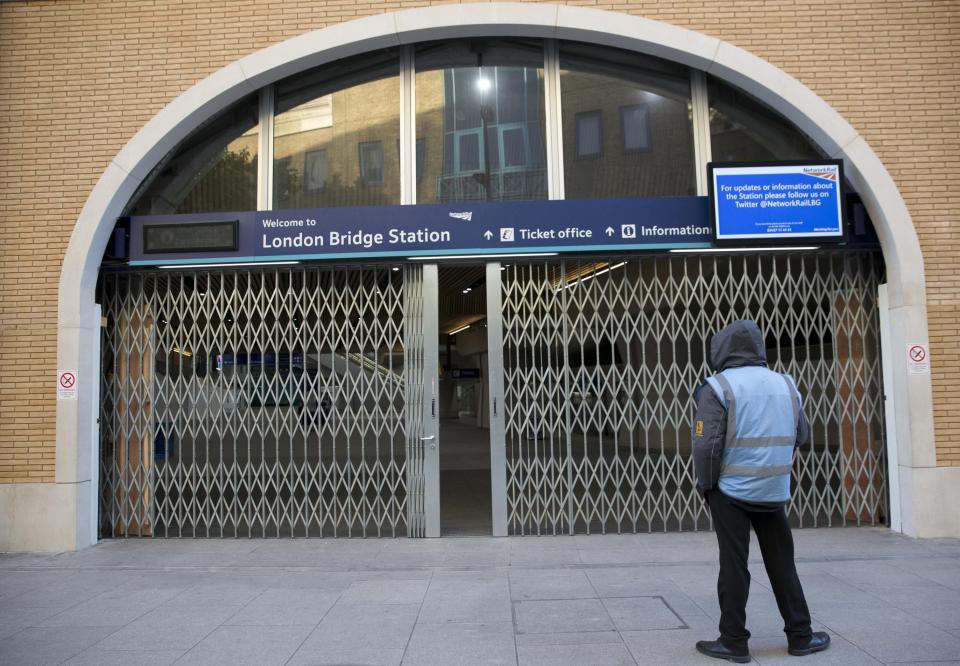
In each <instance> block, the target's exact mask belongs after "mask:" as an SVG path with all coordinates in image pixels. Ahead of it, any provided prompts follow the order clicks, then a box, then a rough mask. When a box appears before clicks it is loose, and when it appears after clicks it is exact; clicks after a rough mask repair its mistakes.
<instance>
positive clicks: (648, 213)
mask: <svg viewBox="0 0 960 666" xmlns="http://www.w3.org/2000/svg"><path fill="white" fill-rule="evenodd" d="M231 220H236V221H238V224H239V238H238V242H237V249H236V251H234V252H224V251H216V252H205V251H204V250H203V243H194V242H192V240H191V239H190V238H189V237H187V238H184V237H180V236H178V234H188V235H189V233H190V227H191V225H195V226H196V229H197V233H198V234H199V235H201V236H204V235H209V234H204V233H203V232H202V230H203V228H204V226H205V225H214V224H219V225H223V223H224V221H231ZM164 225H170V230H169V233H166V234H165V233H163V232H164V229H163V228H162V227H163V226H164ZM145 227H146V228H148V229H149V230H150V233H151V238H152V239H153V240H152V242H151V244H150V247H149V248H148V251H146V252H145V247H144V238H145V237H144V228H145ZM158 227H161V228H160V229H159V231H158ZM168 236H169V238H168ZM710 238H711V233H710V227H709V222H708V209H707V199H706V197H663V198H653V199H602V200H575V201H509V202H496V203H488V202H483V203H461V204H445V205H429V206H378V207H357V208H314V209H300V210H279V211H260V212H246V213H224V214H210V215H168V216H149V217H133V218H131V219H130V264H131V265H149V264H202V263H221V262H226V261H231V262H234V261H235V262H256V261H269V260H276V259H298V260H300V259H343V258H375V257H425V256H436V257H444V256H451V255H465V254H468V255H483V254H533V253H538V252H583V251H598V250H604V251H611V250H612V251H619V250H643V249H656V248H682V247H686V248H702V247H709V246H710ZM157 239H160V240H159V241H158V240H157ZM164 241H166V242H169V246H168V247H169V249H170V251H169V252H163V245H158V243H162V242H164ZM183 248H190V250H189V251H186V250H184V249H183Z"/></svg>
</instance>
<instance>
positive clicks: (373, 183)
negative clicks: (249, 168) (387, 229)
mask: <svg viewBox="0 0 960 666" xmlns="http://www.w3.org/2000/svg"><path fill="white" fill-rule="evenodd" d="M399 73H400V60H399V54H398V52H397V51H396V50H395V49H386V50H382V51H375V52H372V53H367V54H364V55H363V56H359V57H356V58H350V59H347V60H343V61H337V62H334V63H330V64H327V65H324V66H322V67H319V68H317V69H316V70H311V71H309V72H306V73H304V74H298V75H297V76H293V77H290V78H289V79H286V80H284V81H282V82H280V83H278V84H277V86H276V117H275V118H274V133H273V154H274V162H273V206H274V208H276V209H283V208H325V207H332V206H372V205H386V204H399V203H400V156H399V151H394V150H389V151H384V150H383V146H385V145H386V146H394V145H399V141H400V78H399Z"/></svg>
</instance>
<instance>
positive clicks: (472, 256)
mask: <svg viewBox="0 0 960 666" xmlns="http://www.w3.org/2000/svg"><path fill="white" fill-rule="evenodd" d="M558 254H559V252H531V253H529V254H523V253H514V254H449V255H441V256H434V257H407V261H437V260H439V259H502V258H504V257H555V256H557V255H558Z"/></svg>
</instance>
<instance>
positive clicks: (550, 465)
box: [503, 253, 887, 534]
mask: <svg viewBox="0 0 960 666" xmlns="http://www.w3.org/2000/svg"><path fill="white" fill-rule="evenodd" d="M881 278H882V260H881V258H880V257H879V255H877V254H872V253H845V254H841V253H836V254H804V255H801V254H790V255H786V254H783V255H780V256H771V255H767V256H703V257H669V258H663V257H660V258H654V257H644V258H631V259H629V260H624V259H622V258H617V259H610V260H607V261H601V262H597V261H583V262H577V261H559V262H554V263H546V264H535V265H525V264H517V265H514V266H510V267H509V268H508V269H507V270H506V271H504V273H503V327H504V330H503V340H504V370H505V379H504V382H505V392H506V393H505V402H506V409H507V412H506V419H507V424H506V432H507V435H506V436H507V442H506V444H507V494H508V497H507V502H508V522H509V529H510V531H511V533H514V534H555V533H580V532H587V533H589V532H599V531H615V532H621V531H622V532H636V531H648V530H695V529H705V528H709V526H710V522H709V516H708V513H707V511H706V508H705V506H704V504H703V502H702V501H701V500H700V499H699V498H698V497H697V496H696V494H695V492H694V477H693V465H692V459H691V455H690V446H691V435H690V423H691V420H692V417H693V413H694V404H693V399H692V392H693V389H694V388H695V387H696V386H697V385H698V384H699V383H700V382H702V381H703V380H704V378H705V377H707V376H708V375H709V374H710V370H709V368H708V366H707V362H706V351H705V350H706V348H707V343H708V340H709V336H710V335H711V334H712V333H713V332H715V331H717V330H719V329H720V328H721V327H722V326H724V325H725V324H727V323H729V322H731V321H733V320H735V319H746V318H750V319H755V320H757V322H758V323H759V324H760V326H761V328H762V329H763V330H764V331H765V333H766V343H767V353H768V357H769V362H770V366H771V367H772V368H773V369H775V370H777V371H779V372H789V373H791V374H792V375H793V376H794V377H795V378H796V379H797V381H798V384H799V387H800V390H801V392H802V393H803V394H804V396H805V411H806V415H807V418H808V419H809V420H810V422H811V425H812V429H813V435H812V444H811V445H810V446H809V447H807V448H805V449H802V450H801V451H800V452H799V453H798V455H797V456H796V458H795V462H794V482H795V483H794V486H795V490H794V493H793V499H792V502H791V504H790V506H789V508H788V511H789V515H790V517H791V520H792V521H793V522H794V523H795V524H797V525H800V526H827V525H852V524H853V525H861V524H877V523H884V522H886V506H887V503H886V502H887V500H886V494H887V488H886V472H885V464H886V463H885V456H884V441H883V397H882V381H881V371H880V353H879V333H878V331H879V324H878V312H877V298H876V295H877V286H878V284H879V282H880V281H881Z"/></svg>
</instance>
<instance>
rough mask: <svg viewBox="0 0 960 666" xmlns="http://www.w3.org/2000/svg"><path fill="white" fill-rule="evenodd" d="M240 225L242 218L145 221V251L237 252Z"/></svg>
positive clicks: (153, 252)
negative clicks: (211, 220)
mask: <svg viewBox="0 0 960 666" xmlns="http://www.w3.org/2000/svg"><path fill="white" fill-rule="evenodd" d="M239 225H240V221H239V220H229V221H226V222H190V223H188V224H162V223H158V224H144V225H143V253H144V254H168V253H174V252H176V253H180V252H236V251H237V248H238V246H239V240H240V232H239Z"/></svg>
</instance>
